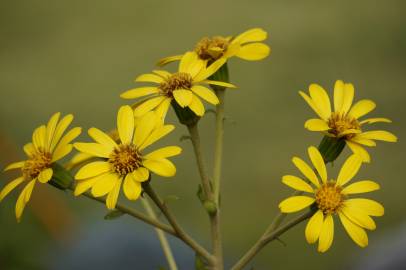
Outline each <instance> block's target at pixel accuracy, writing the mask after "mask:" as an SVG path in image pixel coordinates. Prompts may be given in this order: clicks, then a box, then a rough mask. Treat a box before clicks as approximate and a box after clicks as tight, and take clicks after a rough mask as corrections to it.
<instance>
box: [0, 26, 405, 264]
mask: <svg viewBox="0 0 406 270" xmlns="http://www.w3.org/2000/svg"><path fill="white" fill-rule="evenodd" d="M266 39H267V32H266V31H264V30H263V29H260V28H254V29H250V30H248V31H245V32H243V33H241V34H239V35H235V36H214V37H204V38H202V39H201V40H200V41H198V42H197V43H196V45H195V46H194V47H193V48H191V49H190V50H187V51H185V52H184V53H183V54H179V55H175V56H169V57H165V58H163V59H161V60H159V61H158V66H159V67H157V68H156V69H155V70H152V71H150V72H149V71H147V72H146V73H143V74H137V76H136V78H135V86H134V88H133V89H129V90H126V91H124V90H123V92H122V93H121V95H120V97H121V98H122V101H123V103H124V102H125V101H127V102H128V101H130V102H132V103H130V104H123V106H121V107H120V108H117V111H118V112H117V120H116V123H115V124H114V123H111V127H112V129H111V130H110V131H102V130H100V129H98V128H96V127H89V128H88V129H87V134H88V136H89V139H82V140H80V141H77V140H76V138H77V137H78V136H79V134H80V133H81V128H79V127H75V128H71V129H69V125H70V124H71V122H72V120H73V116H72V115H71V114H68V115H66V116H64V117H62V118H61V114H60V113H59V112H58V113H55V114H53V115H52V116H51V118H50V119H49V121H48V122H47V124H44V125H41V126H39V127H38V128H36V129H35V130H34V132H33V135H32V142H29V143H27V144H26V145H24V147H23V150H24V153H25V154H26V156H27V157H26V158H25V159H24V160H22V161H18V162H14V163H11V164H10V165H8V166H6V168H5V169H4V171H10V170H19V171H20V176H19V177H17V178H16V179H14V180H12V181H10V182H9V183H7V184H5V186H4V187H3V188H2V190H1V192H0V201H2V200H3V199H4V198H5V197H6V196H7V195H9V194H10V193H11V192H12V191H13V190H15V189H19V190H20V191H19V195H18V198H17V202H16V206H15V215H16V218H17V221H18V222H20V221H21V219H22V215H23V211H24V209H25V207H26V205H27V204H28V203H29V201H30V198H31V196H35V189H36V188H42V185H43V184H50V185H52V186H54V187H56V188H58V189H61V190H66V191H71V194H72V195H73V196H75V197H78V196H85V197H87V198H89V199H91V200H94V201H97V202H100V203H103V204H105V206H106V208H107V211H108V213H107V215H106V218H107V219H112V218H118V217H120V216H121V215H124V214H126V215H129V216H131V217H134V218H135V219H138V220H140V221H142V222H145V223H147V224H149V225H151V226H153V227H154V228H155V230H156V232H157V234H158V238H159V240H160V241H161V244H162V248H163V252H164V254H165V257H166V259H167V263H168V266H167V267H168V269H171V270H175V269H178V267H177V264H176V260H175V258H174V256H173V253H172V250H171V247H170V245H169V243H168V241H167V235H171V236H173V237H176V238H178V239H180V240H181V241H183V242H184V243H185V244H186V245H187V246H189V247H190V248H191V249H192V250H193V251H194V252H195V254H196V257H195V262H196V263H195V269H198V270H202V269H213V270H222V269H224V268H225V265H224V256H223V245H222V234H221V230H220V226H221V217H222V209H221V204H220V194H221V180H222V167H223V166H222V159H223V134H224V120H225V117H224V111H225V95H226V93H227V92H228V91H230V90H231V92H232V93H230V94H238V91H236V90H234V89H236V88H237V86H236V85H235V84H234V83H233V82H232V81H230V77H229V67H228V60H229V59H230V58H233V57H236V58H240V59H242V60H247V61H259V60H266V59H267V57H268V56H269V54H270V52H271V50H270V47H269V45H267V44H266V43H265V41H266ZM172 62H175V63H173V64H176V65H177V68H176V71H175V72H170V71H168V70H167V69H166V65H169V64H170V63H172ZM173 64H172V65H173ZM246 76H249V74H247V75H246ZM240 88H241V89H244V88H245V86H240ZM250 91H255V89H250ZM299 94H300V96H302V97H303V99H304V100H305V102H306V103H307V104H308V105H309V106H310V108H311V109H312V110H313V112H314V113H315V114H316V118H311V119H309V120H307V121H306V122H305V123H304V127H305V128H306V129H307V130H309V131H316V132H319V133H321V134H322V136H321V137H320V138H321V140H320V144H319V146H318V147H316V146H310V147H308V149H307V152H308V159H309V160H308V161H305V160H304V159H302V158H301V157H302V156H303V153H301V154H299V155H298V156H295V157H293V158H292V162H293V165H294V167H296V170H293V169H292V171H291V172H288V173H287V174H286V175H284V176H283V177H282V178H281V179H282V180H281V181H282V183H283V184H285V185H286V186H288V187H289V188H291V189H293V190H294V192H293V193H292V195H290V196H286V199H284V200H283V201H281V202H280V203H279V205H278V208H279V214H278V215H277V216H276V217H275V218H274V219H273V221H272V223H271V224H270V225H269V227H268V228H266V229H265V231H264V233H263V234H262V236H260V237H259V239H258V240H257V241H256V242H255V243H254V245H253V246H251V247H250V248H248V249H247V251H246V252H245V254H243V255H242V256H241V257H240V258H239V259H238V260H237V261H236V262H234V264H233V265H232V266H231V267H230V269H232V270H239V269H243V268H244V267H245V266H247V265H248V264H249V263H250V262H251V261H252V260H253V258H254V257H255V256H256V255H257V254H258V253H259V252H260V251H261V249H262V248H263V247H265V246H266V245H267V244H269V243H270V242H272V241H274V240H276V239H279V237H280V236H281V235H282V234H284V233H287V232H288V231H289V230H290V229H291V228H293V227H295V226H296V225H298V224H299V223H301V222H306V226H305V230H304V239H305V240H306V241H307V242H308V243H309V244H316V243H317V251H318V252H320V253H324V252H326V251H328V250H329V249H330V247H331V246H332V245H333V242H334V231H335V227H336V225H337V224H339V223H341V225H342V227H343V228H344V230H345V231H346V232H347V234H348V236H349V237H350V238H351V239H352V241H353V242H354V243H355V244H356V245H358V246H360V247H366V246H367V245H368V234H367V231H368V232H371V233H372V231H373V230H375V229H376V228H377V225H376V220H375V217H381V216H383V215H384V207H383V205H382V204H381V202H377V201H375V200H373V199H370V198H369V197H368V198H365V197H364V194H365V193H370V192H373V191H376V190H378V189H380V185H379V184H378V182H375V180H381V179H374V180H371V179H366V180H365V179H362V178H359V177H358V176H357V174H358V172H359V170H360V169H361V168H364V167H365V168H366V169H367V168H368V166H370V165H369V164H368V163H370V161H371V156H370V154H369V153H368V151H367V150H366V149H367V148H368V147H375V146H376V141H386V142H396V141H397V138H396V136H395V135H393V134H392V133H390V132H388V131H386V130H371V129H370V126H371V127H373V124H374V123H377V122H383V123H390V122H391V121H390V120H389V119H387V118H382V117H372V118H365V116H366V115H367V114H369V113H370V112H372V111H373V110H374V108H375V106H376V105H375V103H374V102H373V101H371V100H369V99H361V100H359V101H356V102H355V101H354V96H355V90H354V86H353V85H352V84H351V83H344V82H343V81H342V80H337V81H336V83H335V85H334V88H333V98H332V100H330V97H329V95H328V93H327V91H326V90H325V89H324V88H323V87H322V86H320V85H318V84H311V85H310V86H309V89H308V93H306V92H304V91H299ZM211 106H215V113H216V114H215V115H216V117H215V130H214V134H215V143H214V157H213V158H212V159H209V160H210V161H212V162H213V164H211V166H210V167H212V168H213V170H212V171H208V167H209V166H207V164H206V162H207V160H206V158H207V157H205V156H204V154H205V153H204V152H203V151H205V150H206V148H205V147H203V145H202V143H201V139H200V134H199V121H200V119H201V118H202V117H205V112H206V111H207V110H208V109H209V108H210V107H211ZM171 107H172V109H171ZM172 111H173V112H174V113H175V114H176V116H177V119H178V123H167V120H166V115H167V114H168V113H171V112H172ZM176 125H177V126H178V128H179V127H182V126H184V127H186V129H187V130H188V132H189V138H190V141H191V143H192V145H193V149H194V155H195V158H196V164H197V170H198V172H199V175H200V181H198V182H199V183H197V184H198V193H197V195H198V199H199V200H200V201H201V205H202V207H203V208H204V209H205V211H206V212H207V216H208V220H209V222H210V231H211V234H210V235H211V247H210V248H208V247H205V246H203V245H202V244H200V243H198V242H197V241H196V240H195V239H194V238H193V237H192V236H191V235H190V234H189V233H188V232H186V231H185V230H184V229H183V227H182V225H181V224H180V223H179V222H178V220H177V218H176V216H175V214H174V213H173V212H172V210H171V209H170V207H169V206H168V204H167V203H165V202H164V200H163V199H161V197H160V195H159V194H158V193H157V192H156V191H155V189H154V186H157V185H159V184H160V181H161V178H174V177H175V176H176V171H177V170H182V168H178V167H177V166H176V156H177V155H180V154H181V153H182V149H181V148H180V147H179V146H176V145H172V144H171V143H170V142H169V143H168V142H167V138H165V137H166V135H168V134H169V133H170V132H172V131H173V130H174V128H175V126H176ZM158 141H161V142H162V143H163V144H164V145H165V146H162V147H156V146H155V145H156V144H155V143H156V142H158ZM168 144H169V145H168ZM346 146H348V148H349V149H350V150H351V151H350V153H351V155H349V156H347V157H344V158H343V160H344V161H343V163H342V164H339V163H340V162H336V164H338V166H339V168H340V169H339V172H338V174H335V173H333V172H330V166H328V163H332V162H334V161H335V160H336V159H337V158H338V157H339V156H342V155H345V154H343V153H345V152H343V150H344V148H345V147H346ZM72 151H76V153H75V155H74V156H73V157H72V158H71V159H70V160H69V162H67V163H63V162H61V160H63V158H66V156H67V155H69V154H70V153H71V152H72ZM298 152H300V150H298ZM357 179H360V180H357ZM253 184H254V185H255V183H253ZM190 192H193V193H194V192H195V190H191V191H190ZM121 194H122V195H123V196H121V198H122V199H120V195H121ZM372 196H373V195H372ZM137 203H141V204H142V205H143V207H144V209H145V212H142V211H139V210H135V209H134V208H133V207H131V205H133V204H137ZM275 207H276V206H275ZM156 211H158V212H159V213H157V212H156ZM295 212H300V213H301V214H299V215H295V216H294V217H293V218H291V219H290V220H289V221H287V222H285V218H286V217H287V216H288V215H289V214H290V213H295ZM158 215H160V216H163V217H164V218H165V220H164V221H162V220H161V219H158V218H157V216H158Z"/></svg>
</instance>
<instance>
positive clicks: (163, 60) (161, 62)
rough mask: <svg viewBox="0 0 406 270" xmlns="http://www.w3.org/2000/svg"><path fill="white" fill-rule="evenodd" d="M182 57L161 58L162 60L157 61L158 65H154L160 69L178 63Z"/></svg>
mask: <svg viewBox="0 0 406 270" xmlns="http://www.w3.org/2000/svg"><path fill="white" fill-rule="evenodd" d="M182 56H183V54H181V55H174V56H168V57H165V58H162V59H160V60H159V61H158V63H157V64H156V65H157V66H160V67H162V66H165V65H167V64H169V63H171V62H174V61H179V60H180V59H182Z"/></svg>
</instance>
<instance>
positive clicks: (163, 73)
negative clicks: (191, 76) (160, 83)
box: [152, 70, 172, 79]
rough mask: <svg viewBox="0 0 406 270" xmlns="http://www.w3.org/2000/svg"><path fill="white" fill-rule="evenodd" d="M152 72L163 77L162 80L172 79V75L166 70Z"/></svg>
mask: <svg viewBox="0 0 406 270" xmlns="http://www.w3.org/2000/svg"><path fill="white" fill-rule="evenodd" d="M152 72H154V73H155V74H157V75H159V76H161V77H162V78H164V79H165V78H168V77H170V76H171V75H172V74H171V73H170V72H168V71H166V70H153V71H152Z"/></svg>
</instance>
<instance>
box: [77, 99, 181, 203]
mask: <svg viewBox="0 0 406 270" xmlns="http://www.w3.org/2000/svg"><path fill="white" fill-rule="evenodd" d="M134 121H135V120H134V112H133V110H132V109H131V107H130V106H122V107H121V108H120V110H119V111H118V114H117V130H118V135H119V140H118V143H117V142H115V141H114V140H113V139H112V138H111V137H110V136H109V135H107V134H106V133H104V132H103V131H101V130H99V129H97V128H90V129H89V131H88V133H89V136H90V137H92V138H93V140H95V143H75V144H74V147H75V148H76V149H77V150H79V151H80V152H82V153H85V154H88V155H91V156H93V157H97V158H101V159H102V160H99V161H94V162H91V163H89V164H86V165H85V166H83V167H82V168H81V169H80V170H79V171H78V172H77V173H76V175H75V179H76V180H77V185H76V188H75V192H74V194H75V195H76V196H78V195H80V194H82V193H83V192H85V191H86V190H88V189H89V188H91V192H92V194H93V196H95V197H101V196H104V195H107V199H106V206H107V208H109V209H114V208H115V206H116V204H117V199H118V196H119V193H120V189H121V185H122V184H123V191H124V194H125V196H126V197H127V198H128V199H129V200H136V199H138V197H139V196H140V194H141V191H142V187H141V183H142V182H144V181H147V180H148V179H149V175H150V171H151V172H153V173H155V174H157V175H160V176H164V177H171V176H174V175H175V173H176V168H175V166H174V165H173V163H172V162H170V161H169V160H168V159H167V158H168V157H171V156H175V155H178V154H180V153H181V148H180V147H177V146H167V147H163V148H160V149H158V150H156V151H153V152H151V153H149V154H146V155H144V154H143V153H142V152H143V151H144V149H145V148H146V147H148V146H150V145H151V144H153V143H154V142H156V141H157V140H159V139H161V138H162V137H163V136H165V135H167V134H168V133H169V132H171V131H172V130H173V129H174V126H173V125H163V124H162V122H161V121H160V119H159V118H158V116H157V115H156V114H155V112H148V113H147V114H145V115H144V116H143V117H142V118H141V119H140V120H139V121H138V123H137V125H136V126H135V125H134Z"/></svg>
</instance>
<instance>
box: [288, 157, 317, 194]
mask: <svg viewBox="0 0 406 270" xmlns="http://www.w3.org/2000/svg"><path fill="white" fill-rule="evenodd" d="M292 162H293V164H295V166H296V168H298V169H299V171H300V172H301V173H302V174H303V175H304V176H305V177H306V178H307V179H309V180H310V181H311V182H312V183H313V184H314V185H315V186H316V187H319V186H320V184H319V179H318V178H317V176H316V174H315V173H314V171H313V170H312V169H311V168H310V167H309V165H307V163H306V162H304V161H303V160H302V159H300V158H298V157H294V158H292Z"/></svg>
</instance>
